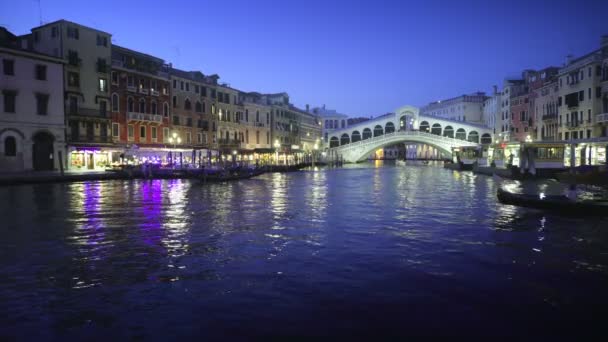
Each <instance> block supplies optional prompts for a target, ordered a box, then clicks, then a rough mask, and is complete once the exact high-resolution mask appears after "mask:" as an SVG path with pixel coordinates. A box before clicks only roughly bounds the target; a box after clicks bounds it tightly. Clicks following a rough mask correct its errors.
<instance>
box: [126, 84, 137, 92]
mask: <svg viewBox="0 0 608 342" xmlns="http://www.w3.org/2000/svg"><path fill="white" fill-rule="evenodd" d="M127 90H128V91H130V92H133V93H136V92H137V88H136V87H135V86H130V85H128V86H127Z"/></svg>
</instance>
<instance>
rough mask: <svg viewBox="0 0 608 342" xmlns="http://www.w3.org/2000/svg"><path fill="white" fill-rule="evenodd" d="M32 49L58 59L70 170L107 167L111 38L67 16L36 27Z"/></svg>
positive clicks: (109, 139)
mask: <svg viewBox="0 0 608 342" xmlns="http://www.w3.org/2000/svg"><path fill="white" fill-rule="evenodd" d="M26 38H27V39H28V40H29V42H30V46H31V48H32V49H33V50H34V51H36V52H40V53H43V54H47V55H51V56H55V57H57V58H60V59H62V60H63V61H64V62H65V64H64V76H63V78H64V87H63V88H64V93H65V95H64V98H65V113H66V118H67V125H66V126H67V141H68V144H69V151H68V152H69V154H68V166H69V168H71V169H74V168H75V169H95V168H105V167H106V166H108V165H109V164H110V163H111V160H110V159H109V158H110V153H108V152H110V151H113V149H112V148H111V147H112V137H111V136H110V114H109V103H110V97H109V91H110V86H109V80H110V61H111V48H112V36H111V34H109V33H107V32H103V31H100V30H96V29H93V28H90V27H86V26H83V25H80V24H76V23H73V22H70V21H67V20H59V21H55V22H52V23H49V24H46V25H43V26H39V27H35V28H33V29H32V30H31V34H30V35H28V36H27V37H26Z"/></svg>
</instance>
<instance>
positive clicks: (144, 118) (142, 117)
mask: <svg viewBox="0 0 608 342" xmlns="http://www.w3.org/2000/svg"><path fill="white" fill-rule="evenodd" d="M127 120H129V121H138V122H152V123H159V124H160V123H162V122H163V117H162V115H157V114H145V113H136V112H127Z"/></svg>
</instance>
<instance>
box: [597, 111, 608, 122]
mask: <svg viewBox="0 0 608 342" xmlns="http://www.w3.org/2000/svg"><path fill="white" fill-rule="evenodd" d="M595 121H596V122H597V123H600V122H608V113H603V114H599V115H597V116H596V117H595Z"/></svg>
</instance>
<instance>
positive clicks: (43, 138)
mask: <svg viewBox="0 0 608 342" xmlns="http://www.w3.org/2000/svg"><path fill="white" fill-rule="evenodd" d="M54 140H55V139H54V138H53V136H52V135H51V134H49V133H47V132H38V133H36V135H34V146H33V148H32V154H33V155H32V160H33V164H34V165H33V166H34V170H36V171H48V170H53V169H54V163H53V153H54V151H53V141H54Z"/></svg>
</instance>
